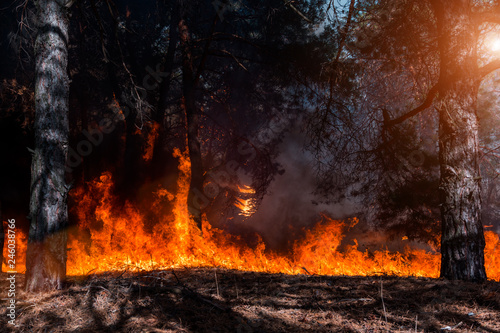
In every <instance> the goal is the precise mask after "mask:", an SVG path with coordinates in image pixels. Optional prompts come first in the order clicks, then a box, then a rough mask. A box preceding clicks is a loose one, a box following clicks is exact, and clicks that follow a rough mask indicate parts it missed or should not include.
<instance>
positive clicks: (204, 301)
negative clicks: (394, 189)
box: [0, 268, 500, 332]
mask: <svg viewBox="0 0 500 333" xmlns="http://www.w3.org/2000/svg"><path fill="white" fill-rule="evenodd" d="M0 278H1V280H0V299H1V301H0V331H1V332H9V331H16V332H415V330H416V331H418V332H447V331H453V332H500V283H498V282H487V283H484V284H473V283H463V282H449V281H442V280H436V279H429V278H413V277H390V276H382V277H380V276H379V277H346V276H342V277H332V276H310V275H285V274H267V273H254V272H240V271H232V270H223V269H217V270H215V269H214V268H197V269H176V270H175V271H152V272H143V273H128V272H125V273H109V274H99V275H90V276H88V277H85V278H80V277H70V281H69V282H68V286H67V288H66V289H64V290H60V291H55V292H50V293H43V294H27V293H25V292H24V291H22V287H21V286H22V285H23V284H24V275H21V274H19V275H18V276H17V285H18V287H17V305H16V315H17V318H16V324H17V327H16V328H13V327H12V326H11V325H9V324H8V323H7V320H8V317H7V316H6V314H7V298H6V297H7V289H8V281H7V274H6V273H2V274H1V275H0Z"/></svg>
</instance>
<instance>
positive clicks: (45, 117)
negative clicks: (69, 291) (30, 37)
mask: <svg viewBox="0 0 500 333" xmlns="http://www.w3.org/2000/svg"><path fill="white" fill-rule="evenodd" d="M71 2H72V1H63V0H38V1H37V2H36V7H37V12H38V22H39V27H38V36H37V39H36V46H35V51H36V78H35V80H36V82H35V107H36V115H35V125H34V132H35V149H34V153H33V159H32V165H31V199H30V220H31V224H30V230H29V238H28V249H27V253H26V290H27V291H31V292H33V291H41V290H52V289H61V288H62V286H63V282H64V280H65V277H66V243H67V230H66V228H67V224H68V207H67V194H68V191H69V186H68V185H67V184H66V182H65V164H66V159H67V155H68V136H69V123H68V102H69V79H68V74H67V64H68V51H67V47H68V16H67V8H66V7H67V6H69V5H70V3H71Z"/></svg>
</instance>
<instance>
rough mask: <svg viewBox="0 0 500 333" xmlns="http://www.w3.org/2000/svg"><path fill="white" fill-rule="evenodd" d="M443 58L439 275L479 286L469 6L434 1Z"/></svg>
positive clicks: (461, 1)
mask: <svg viewBox="0 0 500 333" xmlns="http://www.w3.org/2000/svg"><path fill="white" fill-rule="evenodd" d="M434 5H435V9H436V16H437V19H438V30H439V36H440V37H439V41H438V43H439V50H440V58H441V76H440V82H439V83H440V90H439V100H438V111H439V158H440V170H441V178H440V186H439V190H440V201H441V219H442V238H441V255H442V259H441V276H442V277H444V278H446V279H450V280H466V281H477V282H481V281H484V280H486V273H485V269H484V246H485V240H484V234H483V226H482V223H481V177H480V170H479V146H478V119H477V114H476V99H477V91H478V86H479V81H478V78H477V77H476V75H477V72H478V70H477V58H476V45H477V37H476V32H475V25H474V22H473V19H472V15H471V14H472V12H471V1H469V0H458V1H457V0H437V1H434Z"/></svg>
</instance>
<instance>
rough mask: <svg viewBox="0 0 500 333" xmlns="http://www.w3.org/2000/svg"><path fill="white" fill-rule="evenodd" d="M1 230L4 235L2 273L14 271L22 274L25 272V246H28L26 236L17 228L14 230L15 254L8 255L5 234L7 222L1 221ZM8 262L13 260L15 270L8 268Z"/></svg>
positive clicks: (6, 236)
mask: <svg viewBox="0 0 500 333" xmlns="http://www.w3.org/2000/svg"><path fill="white" fill-rule="evenodd" d="M3 230H4V235H5V240H4V246H3V262H2V272H8V271H15V272H20V273H23V272H25V271H26V246H27V244H28V237H27V235H26V234H25V233H24V232H23V231H22V230H21V229H19V228H16V229H15V240H16V248H15V253H13V254H11V253H9V248H8V242H7V240H8V234H7V221H3ZM8 260H15V268H14V269H12V268H10V267H8V264H9V263H12V262H8Z"/></svg>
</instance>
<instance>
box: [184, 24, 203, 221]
mask: <svg viewBox="0 0 500 333" xmlns="http://www.w3.org/2000/svg"><path fill="white" fill-rule="evenodd" d="M179 36H180V41H181V46H182V57H183V59H182V85H183V99H184V108H185V113H186V126H187V145H188V149H189V159H190V160H191V184H190V187H189V195H188V208H189V212H190V214H191V217H192V218H193V220H194V221H195V222H196V224H197V225H198V227H199V228H200V230H201V214H202V211H203V209H204V208H205V207H204V206H205V204H206V203H205V202H204V197H203V194H202V193H203V180H204V179H203V178H204V176H203V163H202V158H201V148H200V141H199V138H198V129H199V118H200V115H199V113H198V112H197V110H196V105H195V94H194V93H195V92H194V89H195V83H194V80H195V79H194V72H193V62H192V58H191V50H190V45H189V30H188V27H187V25H186V21H185V20H180V21H179Z"/></svg>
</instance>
